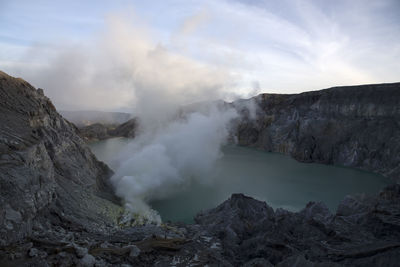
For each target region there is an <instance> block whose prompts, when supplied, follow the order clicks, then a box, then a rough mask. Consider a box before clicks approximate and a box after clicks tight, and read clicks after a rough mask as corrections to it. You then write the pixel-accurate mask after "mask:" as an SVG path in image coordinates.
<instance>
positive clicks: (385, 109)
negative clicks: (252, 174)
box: [236, 83, 400, 179]
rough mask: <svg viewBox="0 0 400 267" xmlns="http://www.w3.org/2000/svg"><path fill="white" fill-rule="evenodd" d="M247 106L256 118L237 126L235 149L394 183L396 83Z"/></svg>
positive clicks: (267, 98)
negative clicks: (361, 173)
mask: <svg viewBox="0 0 400 267" xmlns="http://www.w3.org/2000/svg"><path fill="white" fill-rule="evenodd" d="M252 100H255V102H256V103H257V105H258V106H259V108H258V111H257V118H256V119H255V120H250V119H245V120H243V121H241V122H239V123H238V127H237V131H236V134H237V137H238V143H239V144H240V145H245V146H254V147H258V148H261V149H265V150H267V151H274V152H280V153H284V154H288V155H291V156H292V157H293V158H295V159H297V160H299V161H302V162H319V163H326V164H337V165H344V166H351V167H357V168H361V169H365V170H368V171H373V172H377V173H380V174H383V175H385V176H388V177H392V178H394V179H397V178H399V177H400V164H399V163H400V105H399V103H400V83H393V84H376V85H362V86H348V87H336V88H331V89H326V90H321V91H313V92H306V93H301V94H295V95H279V94H262V95H259V96H257V97H255V98H254V99H252Z"/></svg>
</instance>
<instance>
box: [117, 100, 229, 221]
mask: <svg viewBox="0 0 400 267" xmlns="http://www.w3.org/2000/svg"><path fill="white" fill-rule="evenodd" d="M236 116H237V114H236V111H235V110H234V109H232V108H227V109H224V110H221V109H218V108H217V107H215V106H214V107H212V108H211V109H210V110H209V111H208V112H206V113H200V112H194V113H191V114H188V115H187V116H185V117H184V118H180V119H178V120H176V121H173V122H170V124H169V125H168V126H167V127H165V128H163V129H159V130H158V131H157V132H153V133H152V135H151V136H149V135H146V134H143V135H142V136H139V137H138V138H137V139H136V140H134V141H132V142H131V144H130V145H129V146H128V147H127V148H126V150H125V151H124V152H123V153H122V154H121V158H120V166H119V168H118V169H117V170H116V173H115V175H114V176H113V177H112V182H113V184H114V185H115V187H116V192H117V194H118V196H120V197H122V198H123V199H124V200H125V202H126V208H127V209H128V210H130V211H131V212H133V213H135V214H139V215H141V217H142V218H144V219H145V220H148V221H152V222H156V223H160V222H161V219H160V217H159V216H158V214H157V213H156V212H155V211H153V210H152V209H151V208H150V207H149V206H148V205H147V204H146V202H147V201H149V200H154V199H162V198H164V197H167V196H168V195H169V194H171V193H173V192H174V190H176V189H177V188H179V187H180V186H181V185H183V184H185V183H189V182H190V181H191V180H192V179H204V177H205V176H206V175H207V173H208V172H209V171H210V170H211V169H212V167H213V166H214V163H215V162H216V160H217V159H218V158H219V157H220V156H221V151H220V148H221V145H223V144H224V142H225V141H226V140H227V137H228V134H229V129H228V126H229V122H230V121H231V120H232V119H234V118H235V117H236ZM200 182H202V181H201V180H200Z"/></svg>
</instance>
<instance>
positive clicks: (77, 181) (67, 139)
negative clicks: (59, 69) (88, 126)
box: [0, 72, 119, 245]
mask: <svg viewBox="0 0 400 267" xmlns="http://www.w3.org/2000/svg"><path fill="white" fill-rule="evenodd" d="M0 114H1V116H0V188H1V196H0V225H1V230H0V245H7V244H9V243H11V242H16V241H18V240H21V239H23V238H25V237H27V236H29V235H30V234H31V233H32V229H33V227H39V226H38V225H36V226H35V223H37V222H39V221H40V220H39V219H38V218H39V217H40V216H42V217H46V216H49V214H53V216H55V215H54V214H57V216H59V217H60V218H63V220H69V221H71V222H75V223H79V224H80V225H84V226H86V227H88V228H92V227H105V226H106V225H111V224H113V223H114V222H113V220H115V219H113V217H112V216H110V214H112V211H115V210H118V209H119V206H117V205H115V204H113V202H111V201H110V200H112V201H115V197H114V196H113V194H112V190H111V186H110V185H109V184H108V178H109V177H110V175H112V171H111V170H110V169H109V168H108V167H107V166H106V165H105V164H104V163H102V162H99V161H98V160H97V159H96V157H95V156H94V155H93V154H92V153H91V151H90V150H89V148H88V147H87V146H86V145H85V144H84V142H83V141H82V139H81V138H80V137H79V136H78V134H77V129H76V127H75V126H74V125H73V124H71V123H69V122H68V121H66V120H65V119H63V118H62V117H61V116H60V115H59V114H58V113H57V111H56V109H55V107H54V106H53V104H52V103H51V101H50V100H49V99H48V98H47V97H45V96H44V94H43V90H41V89H38V90H36V89H35V88H33V87H32V86H31V85H30V84H28V83H27V82H26V81H24V80H22V79H16V78H13V77H10V76H8V75H7V74H5V73H3V72H0Z"/></svg>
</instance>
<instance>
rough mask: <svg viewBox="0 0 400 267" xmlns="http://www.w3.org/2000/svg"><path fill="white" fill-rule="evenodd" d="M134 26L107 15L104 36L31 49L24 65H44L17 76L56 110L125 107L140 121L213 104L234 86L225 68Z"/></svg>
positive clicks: (25, 70)
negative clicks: (42, 93)
mask: <svg viewBox="0 0 400 267" xmlns="http://www.w3.org/2000/svg"><path fill="white" fill-rule="evenodd" d="M138 25H139V23H136V24H135V23H128V22H127V20H126V19H121V18H120V17H118V16H110V17H109V18H108V22H107V28H106V29H105V31H104V32H103V33H102V34H100V35H98V36H94V38H93V39H92V40H90V41H89V42H85V43H81V44H76V45H70V44H64V45H63V46H60V47H59V49H58V50H57V51H56V52H55V53H49V54H46V53H47V52H46V51H47V50H45V49H44V48H43V47H40V46H38V47H33V48H31V49H30V50H29V53H27V54H26V59H25V60H24V61H25V62H30V61H34V60H33V58H45V59H46V60H45V61H44V64H43V65H41V66H35V68H33V69H31V70H29V69H27V68H25V69H24V70H23V73H24V75H23V76H24V78H25V79H27V80H28V81H31V82H33V84H35V85H37V86H39V87H42V88H44V89H45V92H46V94H47V95H48V96H49V97H50V98H51V99H52V100H53V101H54V102H55V104H56V106H57V107H58V108H60V109H100V110H104V109H110V110H112V109H119V108H129V109H131V110H132V109H133V111H134V112H135V113H137V114H138V115H142V117H143V119H144V120H145V121H151V120H152V121H154V120H157V119H158V118H160V117H162V116H170V115H171V112H173V111H170V110H169V109H170V107H172V106H180V105H184V104H187V103H191V102H197V101H205V100H211V99H216V98H218V97H220V93H221V92H222V91H223V90H226V89H227V88H229V87H232V86H233V85H234V81H233V78H232V76H231V74H230V73H229V71H227V70H226V69H222V68H218V67H216V66H212V65H208V64H206V63H203V62H200V61H197V60H195V59H192V58H190V57H187V56H184V55H181V54H179V53H176V52H174V51H171V50H170V49H169V48H167V47H166V46H164V45H163V44H161V43H157V42H156V41H153V40H152V38H151V36H150V33H149V32H150V31H149V30H147V29H146V28H145V27H143V26H142V25H139V26H138ZM174 109H176V108H174ZM150 111H152V112H150ZM153 114H154V115H153ZM146 116H147V118H145V117H146ZM150 116H151V117H150ZM162 120H164V119H160V121H162Z"/></svg>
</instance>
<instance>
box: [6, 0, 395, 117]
mask: <svg viewBox="0 0 400 267" xmlns="http://www.w3.org/2000/svg"><path fill="white" fill-rule="evenodd" d="M0 69H1V70H3V71H5V72H7V73H9V74H10V75H13V76H19V77H23V78H24V79H25V80H28V81H29V82H31V83H32V84H33V85H35V86H37V87H43V88H44V89H45V93H46V94H47V95H48V96H50V98H51V99H52V100H53V102H54V103H55V104H56V106H57V107H58V108H61V109H104V110H107V109H110V110H126V109H129V108H130V107H131V106H132V105H135V104H137V101H138V99H141V97H143V96H144V97H155V96H156V95H160V94H161V95H162V94H164V92H168V94H169V95H170V96H171V95H174V97H175V98H178V99H179V101H176V103H177V104H182V103H187V102H194V101H195V100H207V99H208V98H209V97H210V96H212V97H213V98H218V97H223V98H232V97H233V96H236V95H240V96H243V97H248V96H251V95H254V94H256V93H259V92H270V93H295V92H302V91H308V90H316V89H322V88H328V87H332V86H337V85H352V84H365V83H383V82H397V81H400V1H398V0H376V1H374V0H348V1H341V0H338V1H324V0H319V1H300V0H286V1H285V0H279V1H277V0H275V1H268V0H265V1H261V0H260V1H257V0H249V1H228V0H182V1H165V0H164V1H161V0H160V1H134V0H132V1H123V0H117V1H106V0H104V1H100V0H96V1H94V0H93V1H80V0H69V1H50V0H49V1H44V0H35V1H31V0H0ZM154 88H156V89H154ZM151 90H153V91H151ZM147 91H151V92H152V93H151V94H147V93H145V92H147ZM172 92H174V93H172ZM216 92H218V93H216ZM165 94H166V93H165ZM135 101H136V102H135Z"/></svg>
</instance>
